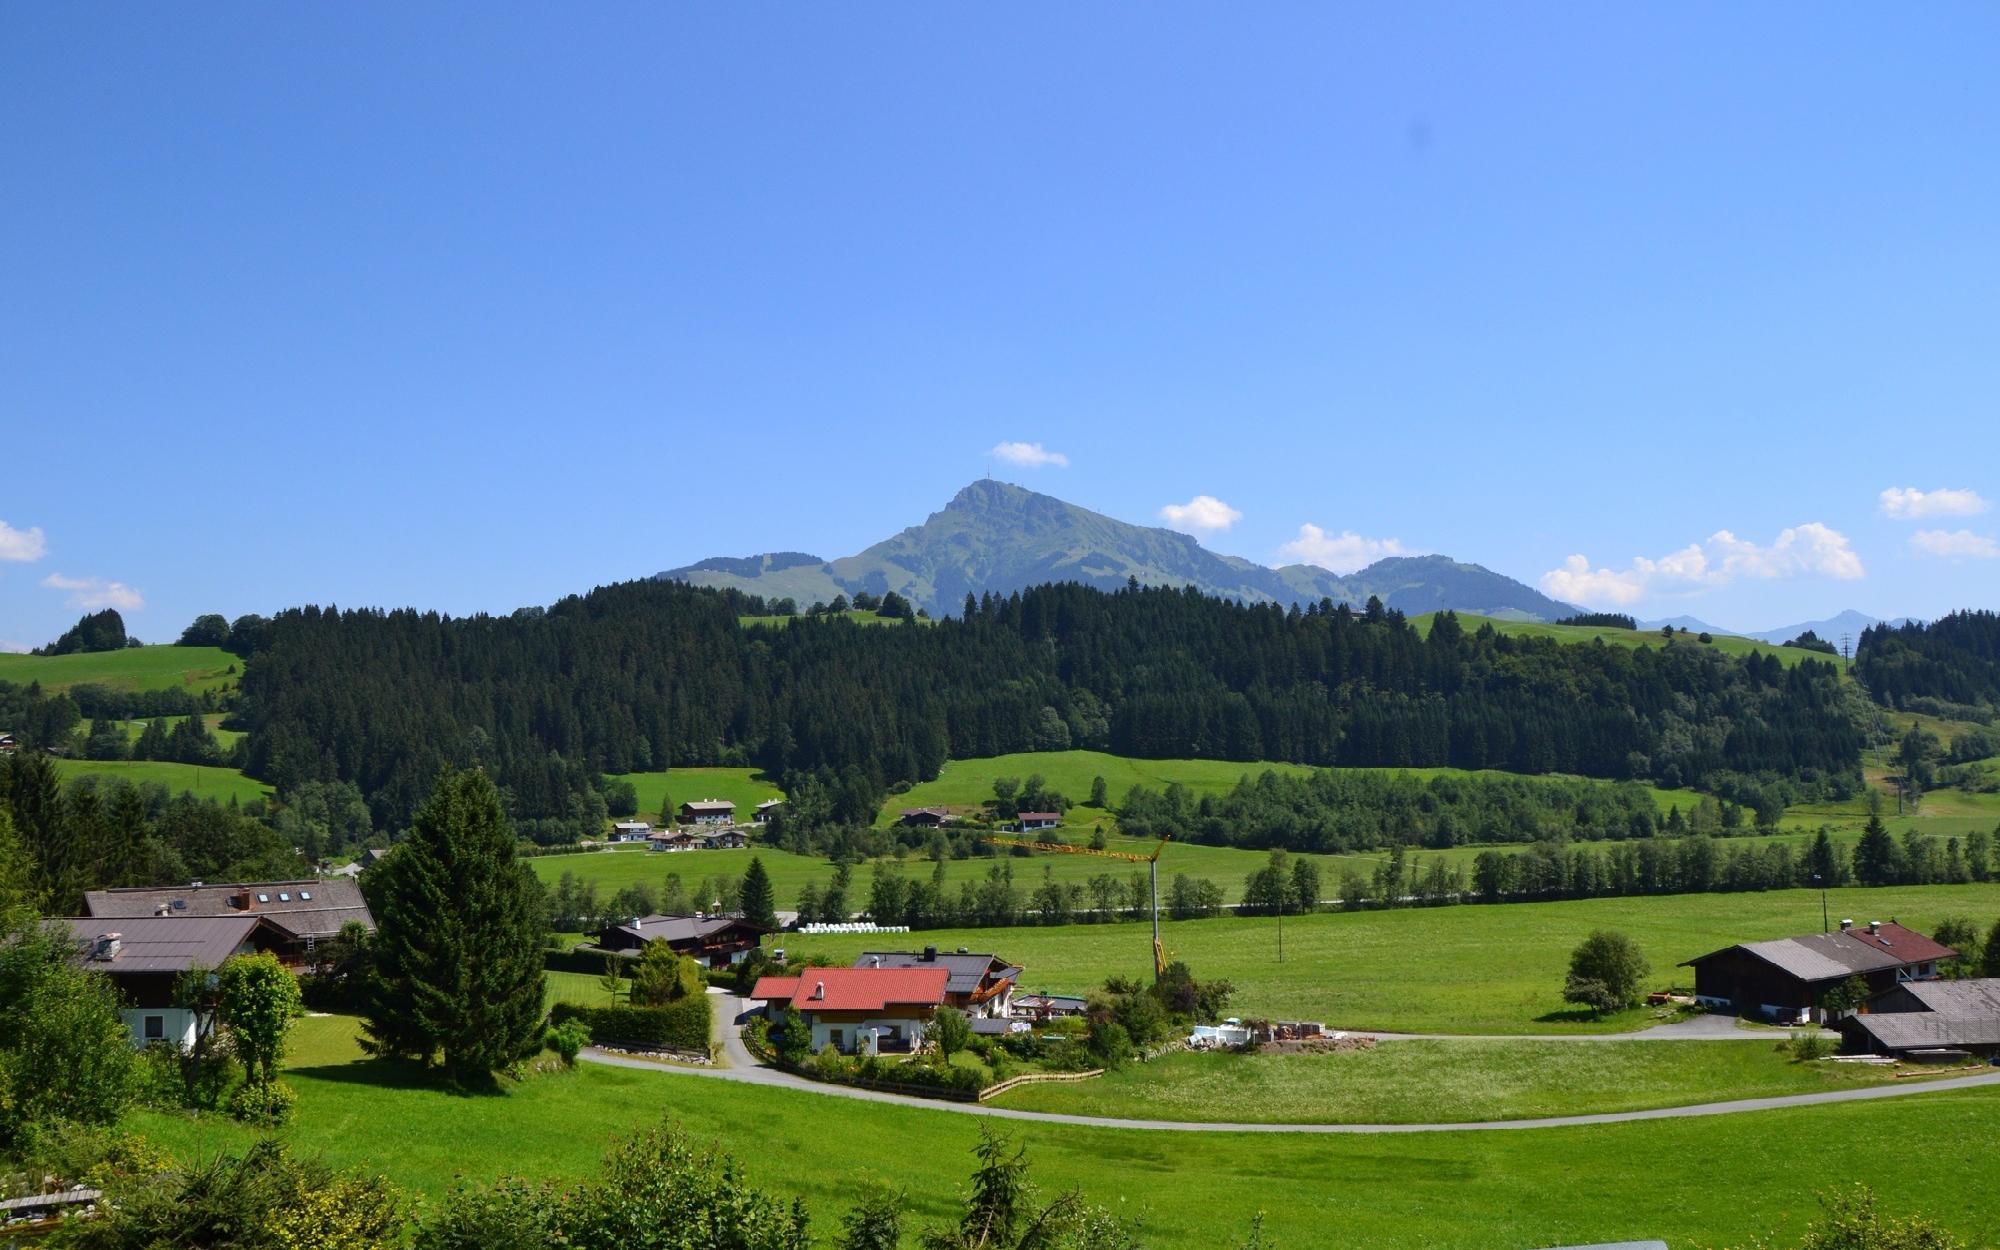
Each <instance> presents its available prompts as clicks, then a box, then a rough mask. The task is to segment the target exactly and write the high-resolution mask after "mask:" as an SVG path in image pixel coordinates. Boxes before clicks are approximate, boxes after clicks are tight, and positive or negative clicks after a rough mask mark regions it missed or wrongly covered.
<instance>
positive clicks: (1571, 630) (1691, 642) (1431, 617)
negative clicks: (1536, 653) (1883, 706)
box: [1410, 612, 1847, 671]
mask: <svg viewBox="0 0 2000 1250" xmlns="http://www.w3.org/2000/svg"><path fill="white" fill-rule="evenodd" d="M1410 619H1411V623H1412V624H1414V625H1415V626H1416V627H1417V631H1418V632H1419V633H1421V634H1422V635H1423V636H1424V637H1426V638H1428V637H1430V632H1431V626H1432V625H1433V624H1434V623H1435V622H1436V621H1437V613H1435V612H1426V613H1424V614H1423V615H1422V616H1416V617H1412V618H1410ZM1458 620H1459V624H1461V625H1463V626H1464V627H1465V630H1466V632H1467V633H1473V632H1476V631H1477V630H1478V629H1479V628H1480V626H1482V625H1491V626H1492V627H1493V628H1494V630H1495V631H1496V632H1498V633H1500V634H1501V635H1503V636H1505V637H1510V638H1551V639H1554V640H1555V641H1557V642H1563V643H1590V642H1596V641H1599V640H1602V641H1603V642H1605V643H1606V644H1608V645H1611V646H1619V647H1660V646H1675V647H1704V648H1712V649H1713V650H1716V651H1719V652H1721V653H1722V654H1724V655H1733V656H1744V655H1775V656H1777V657H1778V659H1779V661H1780V662H1782V663H1783V664H1784V665H1785V667H1786V668H1790V667H1792V666H1793V665H1795V664H1798V663H1800V662H1801V661H1804V660H1822V661H1825V662H1828V663H1831V664H1833V665H1835V666H1837V667H1839V668H1840V669H1841V670H1842V671H1845V670H1846V668H1847V661H1846V660H1843V659H1841V658H1840V657H1839V656H1837V655H1827V654H1826V653H1825V652H1822V651H1808V650H1806V649H1805V648H1804V647H1785V646H1779V645H1777V644H1775V643H1769V642H1759V641H1758V640H1757V639H1755V638H1744V637H1740V636H1738V635H1736V634H1711V635H1710V638H1711V641H1709V642H1702V641H1701V636H1700V635H1699V634H1683V633H1681V632H1680V631H1679V630H1675V631H1674V637H1673V641H1672V642H1668V640H1667V638H1666V637H1665V635H1663V634H1661V632H1660V631H1659V630H1657V629H1604V628H1599V627H1598V626H1595V625H1549V624H1545V623H1543V622H1541V621H1507V620H1501V619H1500V618H1498V617H1492V616H1476V615H1473V614H1471V613H1466V612H1461V613H1459V614H1458Z"/></svg>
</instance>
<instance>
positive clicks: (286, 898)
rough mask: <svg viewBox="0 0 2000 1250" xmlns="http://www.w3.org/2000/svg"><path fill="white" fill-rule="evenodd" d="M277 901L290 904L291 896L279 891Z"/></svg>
mask: <svg viewBox="0 0 2000 1250" xmlns="http://www.w3.org/2000/svg"><path fill="white" fill-rule="evenodd" d="M278 901H279V902H280V903H289V902H291V901H292V896H291V895H290V894H288V893H284V892H282V891H281V892H280V893H279V894H278Z"/></svg>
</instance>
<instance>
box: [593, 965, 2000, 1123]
mask: <svg viewBox="0 0 2000 1250" xmlns="http://www.w3.org/2000/svg"><path fill="white" fill-rule="evenodd" d="M710 993H712V994H715V995H716V997H717V998H718V999H719V1000H720V1001H719V1002H718V1003H717V1004H716V1007H717V1009H718V1010H717V1011H716V1013H715V1021H716V1040H717V1041H718V1042H719V1043H720V1044H721V1047H722V1054H723V1058H724V1059H725V1060H726V1061H727V1063H728V1064H729V1066H728V1067H713V1068H702V1067H691V1066H690V1067H679V1066H670V1065H667V1064H662V1063H655V1062H653V1061H651V1060H647V1059H634V1058H632V1057H630V1056H627V1055H616V1054H609V1053H606V1052H604V1051H601V1050H598V1049H596V1048H595V1047H591V1048H588V1049H586V1050H585V1051H584V1052H583V1054H582V1058H584V1059H587V1060H589V1061H590V1062H592V1063H601V1064H606V1065H608V1066H611V1067H615V1068H638V1069H642V1070H645V1071H649V1072H670V1073H676V1074H681V1075H687V1076H697V1077H707V1078H709V1079H711V1080H723V1081H738V1082H741V1083H744V1084H747V1085H764V1086H773V1087H778V1088H784V1089H795V1090H800V1091H803V1092H805V1093H809V1094H819V1095H822V1096H825V1097H830V1098H855V1099H859V1100H861V1101H863V1102H888V1103H898V1104H900V1105H903V1106H909V1107H921V1108H924V1109H925V1110H930V1111H956V1112H958V1113H960V1114H962V1115H984V1116H992V1117H994V1118H995V1119H1002V1120H1031V1121H1036V1122H1039V1123H1044V1124H1075V1125H1080V1126H1083V1127H1086V1128H1122V1129H1141V1130H1151V1131H1155V1132H1172V1133H1464V1132H1489V1131H1496V1130H1505V1129H1535V1128H1569V1127H1574V1126H1576V1125H1584V1124H1623V1123H1625V1122H1627V1121H1631V1120H1675V1119H1682V1118H1686V1117H1691V1116H1710V1115H1735V1114H1737V1113H1739V1112H1744V1111H1770V1110H1775V1109H1778V1108H1782V1107H1810V1106H1816V1105H1818V1104H1821V1103H1834V1102H1862V1101H1866V1100H1869V1099H1874V1098H1900V1097H1903V1096H1905V1095H1909V1094H1929V1093H1936V1092H1941V1091H1945V1090H1959V1089H1979V1088H1984V1087H1986V1086H1990V1085H2000V1071H1995V1072H1983V1073H1980V1074H1979V1075H1977V1076H1960V1077H1947V1078H1944V1079H1941V1080H1929V1081H1912V1082H1910V1083H1909V1084H1906V1085H1871V1086H1868V1087H1866V1088H1862V1089H1837V1090H1825V1091H1822V1092H1820V1093H1816V1094H1784V1095H1778V1096H1775V1097H1770V1098H1737V1099H1731V1100H1729V1101H1726V1102H1703V1103H1693V1104H1690V1105H1687V1106H1681V1107H1654V1108H1652V1109H1650V1110H1645V1111H1603V1112H1597V1113H1594V1114H1590V1115H1555V1116H1543V1117H1540V1118H1538V1119H1532V1120H1471V1121H1462V1122H1456V1123H1438V1124H1263V1123H1242V1122H1227V1121H1224V1122H1208V1121H1196V1120H1125V1119H1119V1118H1117V1117H1114V1116H1098V1115H1064V1114H1062V1113H1061V1112H1055V1111H1017V1110H1014V1109H1012V1108H1008V1107H989V1106H986V1105H984V1104H982V1103H964V1102H945V1101H943V1100H941V1099H931V1098H912V1097H909V1096H907V1095H904V1094H890V1093H884V1092H882V1091H880V1090H872V1089H855V1088H853V1087H852V1086H847V1085H826V1084H822V1083H821V1082H818V1081H809V1080H807V1079H805V1078H804V1077H801V1076H793V1075H792V1074H791V1073H789V1072H780V1071H778V1070H777V1069H775V1068H767V1067H763V1066H761V1065H759V1064H758V1063H757V1061H756V1060H755V1059H754V1058H752V1057H751V1055H750V1052H749V1051H748V1050H747V1049H745V1048H744V1046H743V1039H742V1035H741V1030H740V1028H739V1021H740V1019H741V1016H742V1013H743V1003H742V1000H740V999H738V998H736V997H735V996H734V995H731V994H726V993H722V992H720V991H714V990H711V991H710ZM1671 1027H1674V1026H1663V1028H1671ZM1660 1032H1661V1030H1656V1029H1646V1030H1642V1031H1640V1032H1638V1033H1619V1034H1601V1033H1600V1034H1588V1035H1585V1034H1572V1035H1570V1036H1572V1037H1575V1038H1576V1039H1577V1040H1584V1039H1586V1038H1588V1039H1589V1040H1599V1041H1602V1040H1608V1039H1616V1038H1625V1039H1634V1038H1643V1037H1648V1036H1649V1035H1655V1036H1657V1035H1659V1033H1660ZM1374 1036H1382V1037H1398V1036H1400V1037H1412V1036H1416V1035H1414V1034H1376V1035H1374ZM1675 1036H1680V1037H1687V1038H1707V1039H1709V1040H1714V1039H1718V1038H1721V1037H1724V1036H1745V1035H1744V1034H1742V1033H1740V1032H1737V1031H1735V1030H1734V1029H1733V1025H1732V1032H1731V1033H1730V1034H1728V1035H1725V1034H1721V1033H1717V1032H1714V1031H1712V1030H1711V1031H1704V1032H1696V1031H1682V1032H1679V1033H1677V1034H1675ZM1747 1036H1749V1037H1752V1038H1755V1037H1757V1036H1759V1035H1758V1034H1755V1033H1751V1034H1748V1035H1747ZM1510 1040H1518V1041H1527V1040H1548V1039H1542V1038H1536V1039H1530V1038H1515V1039H1510Z"/></svg>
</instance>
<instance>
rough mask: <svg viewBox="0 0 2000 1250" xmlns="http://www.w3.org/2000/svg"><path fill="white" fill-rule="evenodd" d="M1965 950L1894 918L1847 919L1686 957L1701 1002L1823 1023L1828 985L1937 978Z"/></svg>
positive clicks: (1881, 989)
mask: <svg viewBox="0 0 2000 1250" xmlns="http://www.w3.org/2000/svg"><path fill="white" fill-rule="evenodd" d="M1956 954H1958V952H1957V951H1955V950H1952V949H1951V948H1950V947H1948V946H1943V945H1940V944H1939V943H1937V942H1933V941H1932V940H1931V939H1929V938H1927V937H1925V936H1924V935H1923V934H1921V933H1918V932H1916V931H1915V930H1914V929H1907V928H1904V927H1903V926H1902V925H1900V924H1897V923H1896V922H1895V921H1893V920H1891V921H1889V922H1887V923H1883V922H1879V921H1870V922H1869V923H1868V924H1867V925H1866V926H1863V927H1856V926H1855V925H1854V923H1853V922H1852V921H1849V920H1843V921H1841V922H1840V930H1839V931H1838V932H1836V933H1811V934H1807V935H1805V936H1804V937H1789V938H1777V939H1774V940H1772V941H1769V942H1741V943H1738V944H1737V945H1735V946H1726V947H1724V948H1723V949H1721V950H1718V951H1711V952H1710V953H1708V954H1706V955H1702V956H1700V957H1699V958H1696V959H1690V960H1688V961H1687V962H1685V963H1683V964H1682V965H1681V967H1683V968H1693V969H1694V993H1695V999H1696V1001H1698V1002H1700V1003H1702V1004H1704V1005H1705V1006H1709V1007H1715V1008H1720V1009H1723V1010H1727V1011H1733V1012H1735V1013H1737V1014H1738V1015H1757V1016H1764V1017H1768V1018H1770V1019H1773V1020H1776V1021H1778V1022H1779V1023H1782V1024H1802V1023H1809V1022H1821V1023H1824V1022H1825V1021H1826V1019H1827V1015H1828V1013H1827V1011H1826V1010H1825V1008H1824V1007H1823V1006H1822V1005H1821V1003H1822V1000H1823V999H1824V997H1825V995H1826V993H1827V991H1829V990H1832V989H1834V988H1835V987H1836V986H1839V985H1842V984H1845V983H1846V982H1847V981H1849V980H1851V979H1853V978H1855V977H1860V978H1861V979H1862V981H1863V982H1864V983H1866V985H1867V986H1868V989H1869V991H1870V993H1871V994H1882V993H1886V992H1887V991H1889V990H1892V989H1895V988H1896V987H1897V986H1898V985H1900V984H1903V983H1905V982H1909V981H1924V980H1929V979H1932V978H1934V977H1936V976H1937V974H1938V973H1937V966H1938V964H1939V963H1940V962H1941V961H1943V960H1946V959H1950V958H1952V957H1953V956H1954V955H1956Z"/></svg>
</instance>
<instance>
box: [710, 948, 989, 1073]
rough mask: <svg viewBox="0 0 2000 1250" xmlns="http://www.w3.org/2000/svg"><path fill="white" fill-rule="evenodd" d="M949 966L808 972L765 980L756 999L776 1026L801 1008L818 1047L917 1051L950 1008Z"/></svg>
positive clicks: (863, 1051) (755, 991)
mask: <svg viewBox="0 0 2000 1250" xmlns="http://www.w3.org/2000/svg"><path fill="white" fill-rule="evenodd" d="M950 981H951V970H950V969H949V968H944V967H939V966H936V965H932V966H930V967H924V968H873V967H871V968H806V969H804V970H802V971H801V972H800V973H799V974H798V975H797V976H785V977H761V978H759V979H758V981H757V985H756V988H754V989H752V990H751V991H750V997H751V998H752V999H755V1000H757V1001H760V1002H762V1003H763V1004H764V1013H765V1016H766V1017H767V1018H768V1019H770V1020H771V1021H772V1022H773V1023H776V1022H777V1020H778V1019H779V1017H780V1016H781V1014H782V1013H783V1012H784V1010H785V1008H787V1007H791V1008H795V1009H796V1010H797V1011H798V1013H799V1015H800V1017H801V1018H802V1019H803V1020H804V1021H805V1024H806V1027H807V1028H808V1029H809V1030H811V1032H812V1048H813V1049H814V1050H819V1049H820V1048H821V1047H824V1046H829V1045H831V1046H832V1047H833V1048H834V1049H836V1050H841V1051H849V1052H853V1053H858V1054H866V1053H870V1052H875V1051H883V1050H913V1049H915V1048H917V1047H918V1046H921V1045H922V1044H923V1040H924V1034H925V1032H926V1031H927V1030H928V1029H929V1027H930V1022H931V1021H932V1019H934V1018H935V1017H936V1016H937V1009H938V1008H939V1007H941V1006H943V1005H944V1003H945V996H946V993H947V990H948V986H949V983H950Z"/></svg>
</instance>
